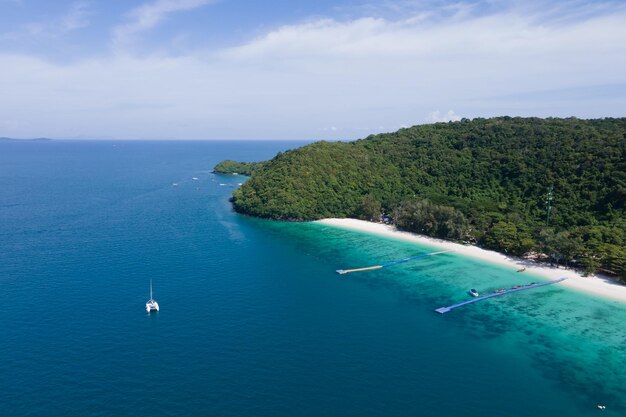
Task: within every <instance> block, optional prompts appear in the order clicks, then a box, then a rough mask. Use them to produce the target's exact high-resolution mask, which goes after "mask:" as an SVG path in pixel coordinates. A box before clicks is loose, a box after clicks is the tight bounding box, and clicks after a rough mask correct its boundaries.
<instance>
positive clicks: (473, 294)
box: [469, 288, 480, 297]
mask: <svg viewBox="0 0 626 417" xmlns="http://www.w3.org/2000/svg"><path fill="white" fill-rule="evenodd" d="M469 293H470V295H471V296H472V297H478V296H479V295H480V293H479V292H478V291H476V290H475V289H474V288H472V289H471V290H469Z"/></svg>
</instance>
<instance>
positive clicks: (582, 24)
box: [0, 1, 626, 139]
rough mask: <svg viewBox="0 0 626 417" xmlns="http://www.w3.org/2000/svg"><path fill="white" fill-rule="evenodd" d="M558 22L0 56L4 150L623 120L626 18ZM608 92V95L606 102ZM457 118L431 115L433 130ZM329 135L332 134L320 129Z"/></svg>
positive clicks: (162, 13) (617, 14)
mask: <svg viewBox="0 0 626 417" xmlns="http://www.w3.org/2000/svg"><path fill="white" fill-rule="evenodd" d="M205 3H207V2H200V1H187V2H171V1H168V2H166V1H158V2H154V3H149V4H147V5H144V6H142V7H141V8H138V9H136V11H135V12H134V14H133V20H132V22H131V23H129V25H128V26H125V28H126V29H124V30H126V31H127V32H126V34H131V33H139V32H141V31H145V30H148V29H150V28H151V27H154V26H155V25H157V24H158V23H159V22H161V21H162V20H163V19H165V17H166V15H167V14H168V13H171V12H174V11H178V10H190V9H191V8H193V7H199V6H200V5H202V4H205ZM157 6H158V7H157ZM566 12H567V11H563V13H566ZM575 12H576V13H578V12H577V11H575ZM550 13H551V15H553V14H554V12H553V10H551V11H550ZM563 13H562V14H561V16H560V17H559V19H558V21H554V20H551V18H547V17H545V16H543V15H537V14H532V15H529V14H525V13H519V12H518V11H517V10H516V9H507V10H505V11H502V12H498V13H491V14H487V15H483V16H472V15H470V16H467V15H464V16H463V17H459V16H458V15H457V14H455V15H454V16H453V17H450V19H449V20H446V19H443V20H442V19H441V18H438V19H436V21H433V20H429V19H428V18H427V19H424V18H420V19H413V18H412V17H410V16H409V17H408V18H406V19H402V20H389V19H381V18H373V17H369V18H360V19H354V20H349V21H345V22H341V21H337V20H332V19H322V20H316V21H308V22H305V23H302V24H297V25H290V26H284V27H279V28H276V29H275V30H272V31H270V32H267V33H265V34H264V35H263V36H260V37H259V38H257V39H254V40H252V41H250V42H248V43H246V44H243V45H240V46H237V47H234V48H228V49H222V50H217V51H212V52H208V51H197V52H195V53H189V54H187V55H182V56H180V55H179V56H177V57H167V56H157V55H149V54H144V55H142V56H141V57H136V56H133V55H132V54H121V55H112V56H109V55H107V56H102V57H100V58H97V59H91V60H83V61H78V62H75V63H71V64H67V65H58V64H53V63H50V62H47V61H44V60H42V59H38V58H33V57H25V56H15V55H13V56H9V55H0V68H3V71H2V76H1V77H0V91H2V92H3V96H4V97H9V99H7V100H2V101H0V114H2V115H3V116H2V117H3V119H4V120H11V121H15V123H11V124H5V126H4V127H3V128H4V129H5V131H0V136H53V137H68V136H74V135H77V134H79V133H82V132H91V133H90V134H92V135H94V136H95V135H98V136H109V137H121V138H124V137H126V138H157V137H169V138H176V137H179V138H222V139H229V138H268V139H271V138H275V139H283V138H284V139H298V138H302V139H311V138H316V137H319V135H320V132H323V134H324V135H326V137H327V138H332V137H333V135H334V137H337V138H338V137H342V138H343V139H348V138H352V137H355V138H356V137H359V136H363V135H364V132H363V131H359V130H358V129H356V128H350V126H386V127H387V129H388V130H393V129H395V128H396V127H398V126H401V125H403V124H409V125H410V124H413V123H416V122H419V121H420V120H423V118H424V115H428V114H429V113H431V112H432V111H433V109H444V110H443V111H445V109H449V108H454V109H455V110H457V111H458V112H459V114H462V115H463V116H465V117H470V118H472V117H477V116H484V117H488V116H496V115H504V114H509V115H535V116H570V115H574V116H578V117H603V116H624V110H623V109H625V108H626V91H625V90H626V71H625V70H624V69H625V68H626V42H624V39H626V11H625V10H624V8H621V9H620V8H614V9H612V10H610V12H608V11H607V12H606V13H601V14H597V13H596V14H593V15H592V16H589V17H585V18H584V19H582V20H581V19H566V18H565V17H566V15H564V14H563ZM122 32H123V31H122ZM607 85H614V86H616V88H614V89H613V90H614V92H613V93H611V95H610V96H607V95H606V94H605V92H606V91H607V89H606V86H607ZM603 86H604V87H603ZM548 90H550V91H558V90H563V91H565V90H567V91H570V90H577V91H578V90H579V91H583V92H584V94H583V95H582V96H581V95H579V96H576V98H575V99H567V98H566V97H565V96H562V95H558V94H556V95H554V94H553V95H546V94H542V93H543V92H546V91H548ZM600 90H601V91H602V94H601V95H598V93H594V92H595V91H600ZM620 91H621V92H620ZM581 94H582V93H581ZM594 94H596V95H594ZM458 117H459V116H457V114H456V113H454V112H452V111H450V112H447V113H434V112H433V113H431V115H430V120H433V121H434V120H454V119H455V118H458ZM242 120H245V123H242V122H241V121H242ZM411 121H413V122H411ZM407 122H408V123H407ZM330 123H333V124H335V123H338V124H337V125H335V126H341V128H340V129H337V130H336V131H335V130H332V129H330V127H329V128H328V130H326V131H321V130H320V129H319V128H320V126H331V125H330ZM12 126H13V127H12ZM380 130H383V128H382V127H379V128H373V129H372V130H371V131H380Z"/></svg>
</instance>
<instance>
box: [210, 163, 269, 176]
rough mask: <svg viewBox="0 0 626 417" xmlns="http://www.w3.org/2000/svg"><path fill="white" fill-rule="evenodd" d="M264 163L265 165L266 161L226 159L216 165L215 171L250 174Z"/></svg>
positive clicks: (218, 172) (219, 172)
mask: <svg viewBox="0 0 626 417" xmlns="http://www.w3.org/2000/svg"><path fill="white" fill-rule="evenodd" d="M263 165H265V162H237V161H232V160H230V159H226V160H225V161H222V162H220V163H219V164H217V165H215V167H213V172H215V173H217V174H241V175H247V176H250V175H252V173H253V172H254V171H256V170H257V169H259V168H261V167H262V166H263Z"/></svg>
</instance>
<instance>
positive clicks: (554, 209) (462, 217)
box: [215, 117, 626, 281]
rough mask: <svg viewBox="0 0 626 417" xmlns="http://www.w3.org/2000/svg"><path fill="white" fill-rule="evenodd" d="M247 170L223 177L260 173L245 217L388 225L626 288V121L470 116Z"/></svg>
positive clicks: (241, 203)
mask: <svg viewBox="0 0 626 417" xmlns="http://www.w3.org/2000/svg"><path fill="white" fill-rule="evenodd" d="M236 164H238V163H236V162H234V161H223V162H221V163H220V164H218V165H217V166H216V169H215V171H216V172H229V171H230V172H232V170H234V169H236V170H235V171H234V172H238V173H241V174H246V175H251V178H250V180H249V181H247V182H246V183H245V184H244V185H243V186H242V187H241V188H239V189H237V190H236V191H235V192H234V193H233V198H232V201H233V207H234V208H235V210H236V211H238V212H240V213H244V214H248V215H252V216H256V217H263V218H270V219H277V220H289V221H308V220H317V219H322V218H332V217H335V218H345V217H350V218H357V219H363V220H369V221H381V220H383V219H384V220H386V221H391V222H393V223H394V224H395V225H396V226H397V227H398V228H399V229H401V230H406V231H411V232H415V233H419V234H424V235H427V236H432V237H438V238H443V239H449V240H457V241H465V242H473V243H477V244H479V245H480V246H482V247H485V248H489V249H493V250H497V251H499V252H503V253H506V254H510V255H516V256H521V255H524V254H529V253H534V256H536V257H538V258H541V257H545V258H546V259H544V260H548V261H551V262H555V263H560V264H564V265H574V266H578V267H582V268H585V270H586V271H588V272H589V273H592V272H596V271H601V272H604V273H608V274H611V275H614V276H616V277H618V278H620V279H621V280H623V281H626V216H625V215H624V214H625V206H626V118H606V119H595V120H580V119H576V118H566V119H562V118H549V119H540V118H518V117H516V118H512V117H497V118H490V119H483V118H477V119H473V120H468V119H463V120H461V121H458V122H450V123H435V124H430V125H419V126H414V127H411V128H406V129H400V130H399V131H397V132H393V133H387V134H380V135H372V136H369V137H367V138H365V139H361V140H357V141H354V142H333V143H329V142H316V143H313V144H310V145H307V146H303V147H301V148H298V149H294V150H291V151H287V152H284V153H280V154H278V155H277V156H276V157H274V158H273V159H272V160H270V161H267V162H264V163H261V164H256V165H253V166H252V167H251V166H250V164H249V163H248V164H245V163H244V164H241V165H236ZM218 167H219V169H218Z"/></svg>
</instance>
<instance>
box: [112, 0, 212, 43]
mask: <svg viewBox="0 0 626 417" xmlns="http://www.w3.org/2000/svg"><path fill="white" fill-rule="evenodd" d="M211 2H212V0H156V1H153V2H151V3H144V4H142V5H141V6H139V7H137V8H135V9H133V10H131V11H130V12H129V13H128V17H129V18H130V22H128V23H126V24H123V25H120V26H116V27H115V28H114V29H113V41H114V42H115V43H125V42H127V41H129V40H130V39H131V38H132V37H133V36H134V35H137V34H139V33H141V32H145V31H147V30H150V29H152V28H154V27H155V26H157V25H158V24H159V23H161V22H162V21H163V20H165V19H166V17H167V16H168V15H169V14H171V13H175V12H182V11H188V10H193V9H197V8H198V7H201V6H204V5H206V4H209V3H211Z"/></svg>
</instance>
